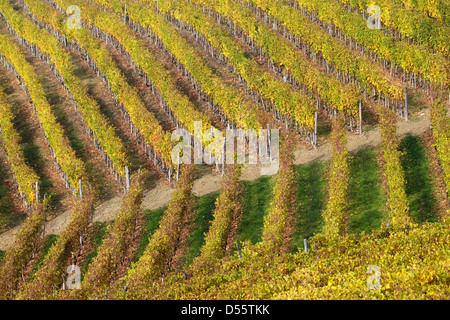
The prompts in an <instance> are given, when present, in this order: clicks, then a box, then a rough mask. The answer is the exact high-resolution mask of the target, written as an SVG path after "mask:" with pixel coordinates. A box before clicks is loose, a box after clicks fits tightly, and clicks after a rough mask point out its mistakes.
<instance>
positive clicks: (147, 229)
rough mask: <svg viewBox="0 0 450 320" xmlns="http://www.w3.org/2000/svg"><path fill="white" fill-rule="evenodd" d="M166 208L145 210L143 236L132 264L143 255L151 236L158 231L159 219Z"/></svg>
mask: <svg viewBox="0 0 450 320" xmlns="http://www.w3.org/2000/svg"><path fill="white" fill-rule="evenodd" d="M166 209H167V207H163V208H160V209H157V210H145V211H144V216H145V226H144V230H143V231H142V233H143V236H142V239H141V241H140V243H139V249H138V251H137V252H136V254H135V255H134V257H133V262H137V261H138V260H139V258H140V257H141V256H142V255H143V254H144V252H145V249H146V248H147V245H148V243H149V241H150V237H151V236H152V234H153V233H154V232H155V231H156V230H157V229H158V227H159V222H160V221H161V217H162V215H163V214H164V211H166Z"/></svg>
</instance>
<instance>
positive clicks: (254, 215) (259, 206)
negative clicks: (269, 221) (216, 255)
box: [238, 176, 275, 243]
mask: <svg viewBox="0 0 450 320" xmlns="http://www.w3.org/2000/svg"><path fill="white" fill-rule="evenodd" d="M243 183H244V194H243V202H244V203H243V213H242V219H241V221H240V223H239V231H238V241H242V242H243V241H250V242H251V243H257V242H259V241H260V240H261V236H262V231H263V225H264V217H265V216H266V214H267V213H268V212H269V207H270V200H271V199H272V187H273V185H274V183H275V178H274V177H270V176H264V177H260V178H258V179H256V180H254V181H244V182H243Z"/></svg>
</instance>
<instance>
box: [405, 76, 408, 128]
mask: <svg viewBox="0 0 450 320" xmlns="http://www.w3.org/2000/svg"><path fill="white" fill-rule="evenodd" d="M405 121H408V88H407V87H406V84H405Z"/></svg>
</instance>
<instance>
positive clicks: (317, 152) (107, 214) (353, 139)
mask: <svg viewBox="0 0 450 320" xmlns="http://www.w3.org/2000/svg"><path fill="white" fill-rule="evenodd" d="M430 124H431V123H430V117H429V110H428V109H427V110H424V111H423V112H422V113H420V114H419V115H418V116H417V117H415V118H412V119H410V121H408V122H399V123H398V129H397V135H398V136H399V137H403V136H405V135H406V134H408V133H411V134H414V135H420V134H422V133H424V132H425V131H426V130H427V129H428V128H430ZM380 142H381V134H380V130H379V128H378V127H375V128H374V129H372V130H369V131H367V132H364V134H363V135H362V136H359V135H357V134H353V133H349V134H348V148H349V151H355V150H357V149H359V148H362V147H368V146H377V145H378V144H380ZM330 156H331V154H330V152H329V145H328V143H327V144H324V145H321V146H319V147H318V148H317V149H314V148H312V147H309V148H305V147H303V148H300V149H298V150H297V151H296V152H295V164H297V165H299V164H306V163H310V162H313V161H323V160H328V159H330ZM258 177H260V167H258V166H249V167H246V168H245V169H244V171H243V174H242V177H241V179H242V180H255V179H257V178H258ZM220 181H221V175H220V174H207V175H204V176H203V177H201V178H200V179H198V180H196V181H195V183H194V186H193V193H194V195H196V196H202V195H205V194H208V193H212V192H217V191H219V190H220ZM173 190H174V189H173V188H171V187H169V186H167V184H166V183H165V181H160V182H158V184H157V185H156V187H155V188H153V189H151V190H147V191H145V193H144V199H143V203H142V208H143V209H150V210H153V209H158V208H161V207H163V206H165V205H167V204H168V203H169V200H170V196H171V194H172V192H173ZM122 199H123V196H118V197H115V198H112V199H110V200H108V201H106V202H104V203H102V204H101V205H99V206H98V207H97V208H96V209H95V215H94V221H101V222H107V221H112V220H114V218H115V216H116V214H117V213H118V211H119V210H120V207H121V203H122ZM71 214H72V212H71V211H67V212H64V213H63V214H61V215H59V216H58V217H56V218H55V219H53V220H51V221H49V222H48V223H47V226H46V234H59V233H60V232H61V231H62V230H64V228H65V227H66V226H67V225H68V224H69V221H70V216H71ZM20 228H21V227H20V226H18V227H16V228H13V229H11V230H9V231H7V232H4V233H2V234H0V250H3V251H4V250H6V249H7V248H9V247H10V246H11V245H12V243H13V241H14V236H15V234H16V233H17V232H18V231H19V230H20Z"/></svg>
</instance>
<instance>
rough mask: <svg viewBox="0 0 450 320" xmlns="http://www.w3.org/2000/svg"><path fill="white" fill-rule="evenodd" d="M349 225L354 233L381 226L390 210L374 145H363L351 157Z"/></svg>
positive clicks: (368, 230) (366, 231)
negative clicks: (372, 146)
mask: <svg viewBox="0 0 450 320" xmlns="http://www.w3.org/2000/svg"><path fill="white" fill-rule="evenodd" d="M349 197H350V207H349V229H350V232H353V233H357V234H359V233H361V232H362V231H364V232H365V233H370V232H371V231H372V230H373V229H376V228H378V227H379V226H380V224H381V222H382V221H383V219H384V218H386V217H387V213H386V211H385V210H384V207H385V206H384V204H385V202H386V199H385V195H384V191H383V188H382V177H381V175H380V172H379V169H378V164H377V153H376V152H375V149H374V148H364V149H360V150H359V151H357V152H356V153H354V154H352V157H351V160H350V186H349Z"/></svg>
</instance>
